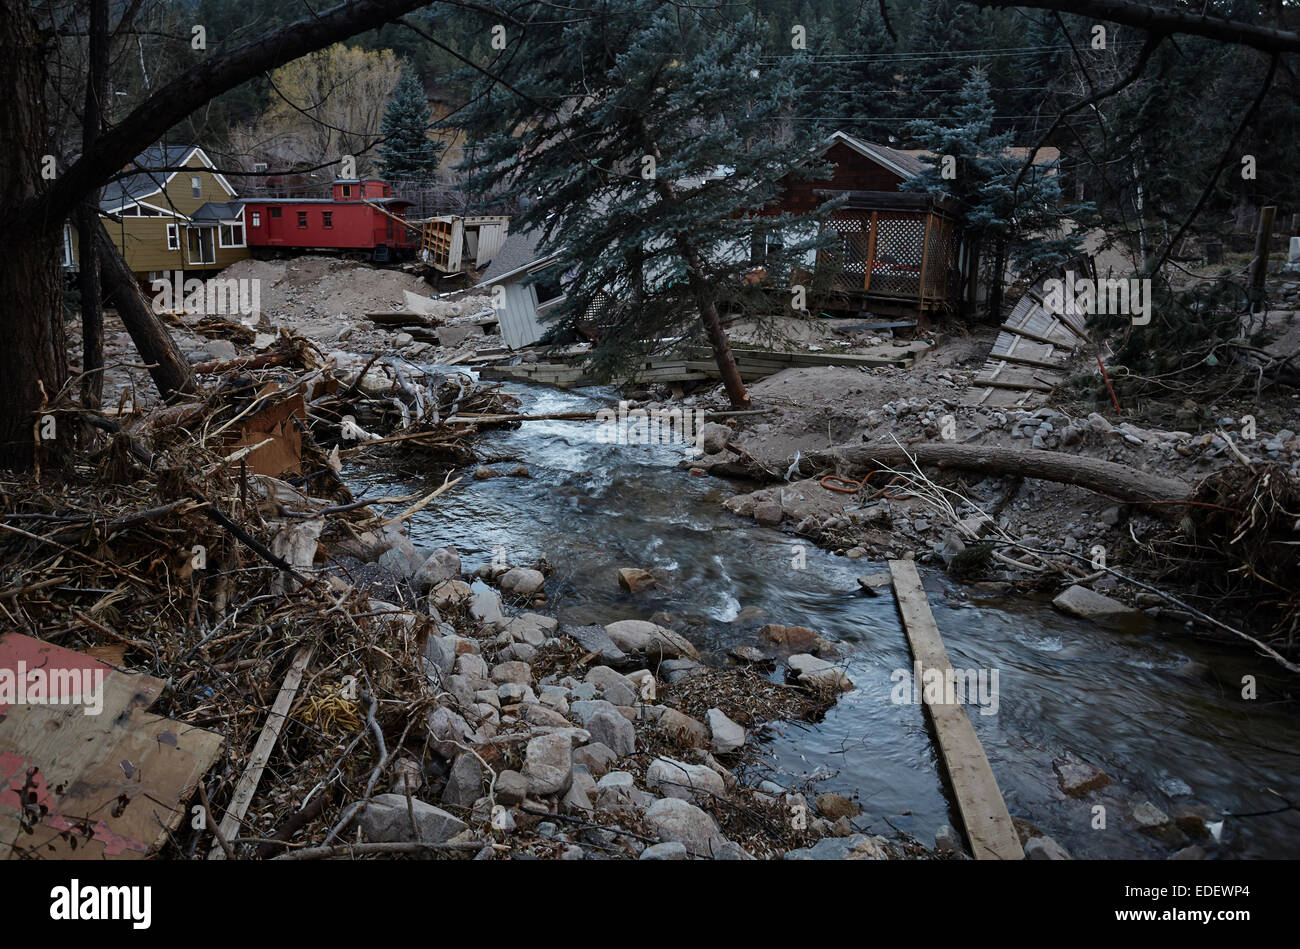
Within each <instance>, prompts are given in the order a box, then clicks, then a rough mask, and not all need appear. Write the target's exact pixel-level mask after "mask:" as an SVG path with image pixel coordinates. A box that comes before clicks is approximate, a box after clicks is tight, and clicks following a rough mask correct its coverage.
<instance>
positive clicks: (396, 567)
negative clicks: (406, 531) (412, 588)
mask: <svg viewBox="0 0 1300 949" xmlns="http://www.w3.org/2000/svg"><path fill="white" fill-rule="evenodd" d="M403 540H405V538H403ZM422 565H423V558H422V557H421V556H420V552H419V551H418V550H416V549H415V545H414V544H412V543H411V542H410V541H406V544H404V545H400V546H393V547H389V548H388V549H387V550H385V551H384V552H383V553H382V554H380V555H379V566H380V567H381V568H383V569H384V570H386V571H387V572H388V573H390V574H392V575H393V576H395V577H397V578H398V579H401V580H409V579H411V578H412V577H413V576H415V572H416V571H417V570H418V569H419V568H420V567H421V566H422Z"/></svg>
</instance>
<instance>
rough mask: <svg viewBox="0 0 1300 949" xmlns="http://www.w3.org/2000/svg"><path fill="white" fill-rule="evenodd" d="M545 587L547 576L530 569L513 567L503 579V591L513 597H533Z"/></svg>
mask: <svg viewBox="0 0 1300 949" xmlns="http://www.w3.org/2000/svg"><path fill="white" fill-rule="evenodd" d="M544 586H546V577H545V575H544V574H543V573H542V572H541V571H540V570H531V569H529V568H528V567H512V568H511V569H509V570H507V571H506V572H505V575H504V576H503V577H502V578H501V591H502V592H503V593H509V594H511V595H512V596H532V595H533V594H534V593H536V592H537V591H538V590H540V589H541V588H542V587H544Z"/></svg>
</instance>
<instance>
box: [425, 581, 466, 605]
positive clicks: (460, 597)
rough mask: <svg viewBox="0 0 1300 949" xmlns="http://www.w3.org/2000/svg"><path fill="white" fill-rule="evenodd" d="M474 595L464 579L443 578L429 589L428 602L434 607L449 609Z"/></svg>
mask: <svg viewBox="0 0 1300 949" xmlns="http://www.w3.org/2000/svg"><path fill="white" fill-rule="evenodd" d="M473 595H474V591H473V590H471V589H470V586H469V584H468V583H466V582H465V581H464V580H444V581H442V582H441V583H439V584H438V585H437V586H435V587H434V588H433V589H432V590H430V591H429V602H430V603H432V604H433V606H434V608H435V609H439V610H451V609H455V608H456V607H457V606H459V605H460V604H461V603H463V602H465V601H466V600H468V599H469V598H470V597H471V596H473Z"/></svg>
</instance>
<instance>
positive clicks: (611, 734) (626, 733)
mask: <svg viewBox="0 0 1300 949" xmlns="http://www.w3.org/2000/svg"><path fill="white" fill-rule="evenodd" d="M583 727H584V728H586V729H587V731H589V732H590V733H591V738H592V740H593V741H598V742H600V743H601V744H602V745H606V746H607V747H609V748H611V749H613V751H614V753H615V754H617V755H619V756H622V755H630V754H632V753H633V752H634V751H636V728H635V727H634V726H633V725H632V723H631V722H630V721H628V720H627V719H626V718H624V717H623V715H622V713H621V712H619V711H617V710H615V711H612V712H611V711H609V710H607V709H598V710H597V711H596V713H595V714H594V715H592V716H591V717H590V718H588V719H587V720H586V721H585V722H583Z"/></svg>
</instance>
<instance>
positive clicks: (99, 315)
mask: <svg viewBox="0 0 1300 949" xmlns="http://www.w3.org/2000/svg"><path fill="white" fill-rule="evenodd" d="M89 33H90V37H89V49H88V53H89V56H88V64H87V77H86V106H85V110H84V113H83V115H82V122H81V147H82V149H83V150H84V149H87V148H90V147H91V146H93V145H94V144H95V140H96V139H98V138H99V131H100V127H101V125H102V121H103V113H104V93H105V91H106V90H107V87H108V0H91V3H90V31H89ZM99 193H100V189H98V188H96V189H95V190H94V191H92V192H91V193H90V196H89V197H88V198H87V199H86V201H85V203H84V204H82V205H81V208H80V210H79V212H78V214H77V244H78V247H79V249H80V257H81V270H80V272H79V273H78V275H77V286H78V289H79V290H80V292H81V373H82V375H81V401H82V404H83V405H85V406H86V408H88V409H97V408H99V405H100V402H101V400H102V397H103V393H104V373H103V372H102V370H103V368H104V294H103V290H102V288H101V286H100V280H99V255H98V253H97V247H98V244H99V239H98V238H99V235H98V234H97V232H96V228H95V224H96V217H97V214H98V210H99V209H98V205H99Z"/></svg>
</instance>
